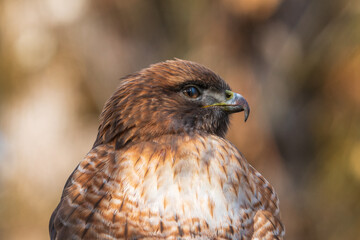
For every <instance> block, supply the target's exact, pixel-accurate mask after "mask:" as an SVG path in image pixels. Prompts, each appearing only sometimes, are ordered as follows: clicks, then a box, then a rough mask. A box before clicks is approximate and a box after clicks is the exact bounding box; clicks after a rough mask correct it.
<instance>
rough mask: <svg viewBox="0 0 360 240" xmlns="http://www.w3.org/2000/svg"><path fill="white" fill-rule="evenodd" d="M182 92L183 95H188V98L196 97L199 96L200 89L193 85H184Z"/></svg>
mask: <svg viewBox="0 0 360 240" xmlns="http://www.w3.org/2000/svg"><path fill="white" fill-rule="evenodd" d="M183 93H184V95H185V96H187V97H189V98H197V97H199V96H200V91H199V89H197V88H196V87H194V86H190V87H186V88H185V89H184V90H183Z"/></svg>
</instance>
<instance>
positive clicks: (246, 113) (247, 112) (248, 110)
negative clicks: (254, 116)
mask: <svg viewBox="0 0 360 240" xmlns="http://www.w3.org/2000/svg"><path fill="white" fill-rule="evenodd" d="M249 115H250V109H249V108H247V109H244V116H245V119H244V122H246V121H247V120H248V118H249Z"/></svg>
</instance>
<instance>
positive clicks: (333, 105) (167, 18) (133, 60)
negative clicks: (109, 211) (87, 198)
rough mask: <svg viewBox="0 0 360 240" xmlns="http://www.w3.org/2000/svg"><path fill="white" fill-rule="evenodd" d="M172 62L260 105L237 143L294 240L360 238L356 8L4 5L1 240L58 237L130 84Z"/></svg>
mask: <svg viewBox="0 0 360 240" xmlns="http://www.w3.org/2000/svg"><path fill="white" fill-rule="evenodd" d="M174 57H177V58H182V59H188V60H192V61H196V62H199V63H202V64H204V65H206V66H208V67H209V68H211V69H212V70H214V71H215V72H217V73H218V74H220V75H221V76H222V77H223V78H224V79H225V80H226V81H227V82H229V83H230V85H231V86H232V88H233V89H234V90H235V91H236V92H239V93H241V94H242V95H244V96H245V97H246V99H247V100H248V101H249V103H250V106H251V115H250V118H249V120H248V122H247V123H246V124H244V123H243V115H242V114H237V115H235V116H233V118H232V121H231V123H232V124H231V129H230V131H229V134H228V138H229V139H230V140H231V141H232V142H234V143H235V145H236V146H238V148H239V149H240V150H241V151H242V152H243V154H244V155H245V156H246V158H247V159H248V161H249V162H250V163H251V164H252V165H254V166H255V167H256V168H257V169H258V170H259V171H260V172H262V173H263V175H264V176H265V177H266V178H267V179H268V180H269V181H270V182H271V183H272V184H273V185H274V186H275V188H276V190H277V192H278V194H279V197H280V200H281V210H282V218H283V221H284V223H285V226H286V230H287V234H286V236H287V239H295V240H296V239H310V240H315V239H359V236H360V228H359V226H360V1H358V0H302V1H299V0H287V1H286V0H222V1H215V0H213V1H205V0H197V1H191V0H182V1H179V0H178V1H176V0H163V1H153V0H147V1H140V0H131V1H115V0H93V1H86V0H76V1H73V0H0V239H11V240H12V239H30V240H31V239H48V238H49V237H48V220H49V217H50V215H51V212H52V210H53V209H54V208H55V206H56V204H57V202H58V200H59V198H60V194H61V190H62V187H63V185H64V183H65V181H66V179H67V177H68V176H69V175H70V173H71V172H72V170H73V169H74V167H75V166H76V165H77V163H78V162H79V161H80V160H81V159H82V158H83V156H84V155H85V154H86V153H87V152H88V151H89V150H90V148H91V146H92V144H93V141H94V140H95V136H96V133H97V126H98V123H99V121H98V115H99V113H100V112H101V109H102V106H103V104H104V102H105V101H106V99H107V98H108V97H109V96H110V95H111V94H112V92H113V91H114V89H115V88H116V86H117V85H118V84H119V79H120V78H121V77H122V76H124V75H126V74H129V73H132V72H134V71H137V70H140V69H141V68H143V67H146V66H148V65H149V64H151V63H156V62H159V61H163V60H166V59H172V58H174Z"/></svg>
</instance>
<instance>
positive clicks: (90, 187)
mask: <svg viewBox="0 0 360 240" xmlns="http://www.w3.org/2000/svg"><path fill="white" fill-rule="evenodd" d="M241 111H244V113H245V121H246V119H247V118H248V115H249V112H250V109H249V105H248V103H247V101H246V100H245V99H244V98H243V97H242V96H241V95H240V94H238V93H234V92H232V91H231V89H230V87H229V85H228V84H227V83H226V82H225V81H224V80H223V79H222V78H221V77H219V76H218V75H216V74H215V73H214V72H212V71H211V70H209V69H207V68H206V67H204V66H202V65H200V64H197V63H194V62H190V61H185V60H180V59H175V60H170V61H166V62H161V63H158V64H154V65H151V66H150V67H148V68H145V69H143V70H141V71H139V72H137V73H134V74H131V75H128V76H126V77H124V78H123V79H122V81H121V84H120V86H119V88H118V89H117V90H116V91H115V93H114V94H113V95H112V97H111V98H110V99H109V100H108V101H107V102H106V104H105V107H104V109H103V112H102V113H101V117H100V121H101V123H100V126H99V129H98V135H97V138H96V140H95V143H94V145H93V147H92V149H91V150H90V152H89V153H88V154H87V155H86V157H85V158H84V159H83V160H82V161H81V162H80V163H79V165H78V166H77V167H76V168H75V170H74V171H73V173H72V174H71V176H70V177H69V179H68V180H67V182H66V184H65V187H64V190H63V193H62V197H61V200H60V203H59V204H58V206H57V208H56V209H55V210H54V212H53V214H52V216H51V219H50V224H49V231H50V236H51V239H144V240H145V239H282V238H283V235H284V228H283V225H282V223H281V220H280V212H279V201H278V197H277V195H276V193H275V191H274V189H273V187H272V186H271V185H270V183H269V182H268V181H267V180H265V178H264V177H263V176H262V175H261V174H260V173H259V172H257V171H256V170H255V169H254V168H253V167H252V166H251V165H250V164H249V163H248V162H247V161H246V160H245V158H244V157H243V155H242V154H241V153H240V152H239V150H238V149H237V148H236V147H235V146H234V145H233V144H231V143H230V142H229V141H228V140H227V139H226V138H225V134H226V131H227V129H228V124H229V115H230V114H232V113H236V112H241Z"/></svg>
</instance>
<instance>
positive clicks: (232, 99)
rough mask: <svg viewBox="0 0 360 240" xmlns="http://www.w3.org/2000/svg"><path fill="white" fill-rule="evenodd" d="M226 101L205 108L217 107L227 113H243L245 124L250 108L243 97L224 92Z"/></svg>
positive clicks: (227, 91)
mask: <svg viewBox="0 0 360 240" xmlns="http://www.w3.org/2000/svg"><path fill="white" fill-rule="evenodd" d="M225 93H226V101H224V102H219V103H214V104H211V105H207V106H205V107H212V106H219V107H222V108H223V109H224V110H225V111H226V112H228V113H236V112H241V111H244V115H245V122H246V120H247V119H248V118H249V114H250V107H249V104H248V103H247V101H246V100H245V98H244V97H243V96H241V95H240V94H238V93H234V92H232V91H229V90H225Z"/></svg>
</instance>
